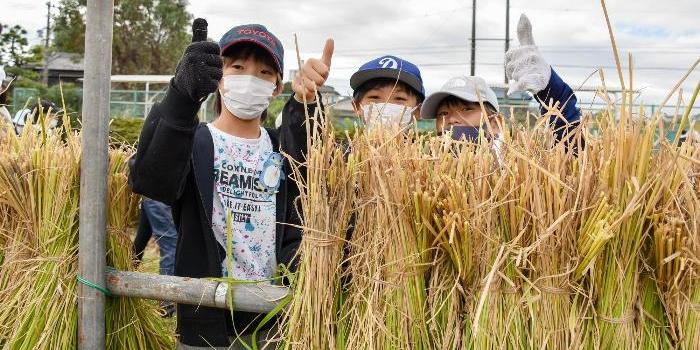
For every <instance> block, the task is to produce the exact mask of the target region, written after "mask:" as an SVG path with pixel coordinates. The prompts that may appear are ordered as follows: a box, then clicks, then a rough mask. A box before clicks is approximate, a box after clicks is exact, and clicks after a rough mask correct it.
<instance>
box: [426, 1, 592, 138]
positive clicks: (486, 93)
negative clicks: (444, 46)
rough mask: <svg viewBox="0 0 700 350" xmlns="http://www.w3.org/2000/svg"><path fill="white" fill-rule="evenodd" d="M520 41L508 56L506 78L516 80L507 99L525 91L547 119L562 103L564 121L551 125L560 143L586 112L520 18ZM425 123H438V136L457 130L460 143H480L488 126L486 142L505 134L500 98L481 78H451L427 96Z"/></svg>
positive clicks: (455, 134)
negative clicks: (501, 127) (548, 106)
mask: <svg viewBox="0 0 700 350" xmlns="http://www.w3.org/2000/svg"><path fill="white" fill-rule="evenodd" d="M518 40H519V41H520V46H519V47H516V48H513V49H511V50H509V51H508V52H507V53H506V74H507V76H508V78H509V79H510V80H511V84H510V85H511V87H510V89H509V91H508V94H511V93H512V92H516V91H524V90H527V91H530V92H532V93H533V94H535V97H536V98H537V100H538V101H540V103H541V104H542V106H541V111H542V114H544V113H546V112H547V109H546V104H547V103H549V101H550V100H552V101H553V102H554V103H558V104H559V109H560V112H561V114H562V116H561V117H560V116H553V117H552V118H551V120H550V122H551V124H552V125H553V129H554V134H555V137H556V138H557V140H563V139H565V137H567V136H568V135H569V134H570V133H571V132H572V131H574V130H575V129H576V128H577V126H578V125H579V122H580V120H579V119H580V117H581V111H580V110H579V109H578V108H577V107H576V102H577V100H576V95H574V92H573V90H571V88H570V87H569V86H568V85H567V84H566V83H565V82H564V81H563V80H562V79H561V78H560V77H559V75H557V73H556V72H555V71H554V70H553V69H552V67H551V66H550V65H549V64H548V63H547V62H546V61H545V59H544V57H542V55H541V54H540V52H539V51H538V50H537V47H536V46H535V44H534V40H533V39H532V26H531V25H530V21H529V19H528V18H527V16H525V15H522V16H521V17H520V22H519V23H518ZM479 101H482V102H483V104H484V108H485V109H486V114H487V116H486V117H487V118H486V120H487V121H488V125H480V123H482V118H481V106H480V103H479ZM562 117H563V118H562ZM421 118H423V119H433V118H434V119H435V127H436V129H437V131H438V133H442V132H445V131H448V130H450V129H452V137H453V138H455V139H462V138H466V139H467V140H468V141H475V140H476V139H477V138H478V135H479V129H482V128H484V126H486V128H485V129H486V130H485V134H486V137H487V138H497V137H498V134H499V133H500V130H499V129H498V127H499V122H498V118H499V117H498V99H497V98H496V94H495V93H494V92H493V90H491V88H490V87H488V85H486V82H485V81H484V80H483V79H482V78H479V77H464V76H460V77H455V78H452V79H450V80H449V81H448V82H447V83H445V85H443V87H442V89H440V91H438V92H436V93H433V94H431V95H430V96H428V98H427V99H426V101H425V103H424V104H423V108H422V110H421ZM582 141H583V140H582ZM569 142H570V144H571V145H572V146H573V147H574V149H575V148H576V147H577V144H576V142H575V140H569V139H566V140H565V143H566V144H569Z"/></svg>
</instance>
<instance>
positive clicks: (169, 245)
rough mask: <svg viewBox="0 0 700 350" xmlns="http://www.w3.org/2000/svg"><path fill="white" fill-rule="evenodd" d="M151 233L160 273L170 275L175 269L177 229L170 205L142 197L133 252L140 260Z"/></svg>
mask: <svg viewBox="0 0 700 350" xmlns="http://www.w3.org/2000/svg"><path fill="white" fill-rule="evenodd" d="M151 235H153V237H155V240H156V243H157V244H158V248H159V250H160V274H161V275H172V274H173V273H174V271H175V248H176V247H177V230H176V229H175V224H174V223H173V214H172V212H171V209H170V206H168V205H166V204H163V203H161V202H158V201H154V200H152V199H148V198H145V197H144V198H143V201H142V202H141V218H140V219H139V228H138V231H137V233H136V238H135V239H134V250H135V254H136V256H137V257H138V259H139V260H140V259H141V257H142V256H143V250H144V249H145V247H146V243H148V240H149V239H150V237H151Z"/></svg>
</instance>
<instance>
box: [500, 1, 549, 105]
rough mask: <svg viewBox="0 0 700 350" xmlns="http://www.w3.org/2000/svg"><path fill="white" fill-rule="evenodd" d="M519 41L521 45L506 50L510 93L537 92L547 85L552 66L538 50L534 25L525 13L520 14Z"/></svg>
mask: <svg viewBox="0 0 700 350" xmlns="http://www.w3.org/2000/svg"><path fill="white" fill-rule="evenodd" d="M518 42H519V43H520V46H518V47H516V48H512V49H510V50H508V52H506V59H505V64H506V77H508V81H509V84H508V85H509V88H508V95H511V94H513V93H514V92H519V91H530V92H532V93H533V94H536V93H538V92H540V91H542V90H544V88H545V87H547V84H548V83H549V78H550V76H551V75H552V68H551V66H550V65H549V63H547V61H545V59H544V57H542V54H540V51H539V50H537V46H535V40H534V39H533V38H532V25H531V24H530V20H529V19H528V18H527V16H525V14H522V15H520V21H518Z"/></svg>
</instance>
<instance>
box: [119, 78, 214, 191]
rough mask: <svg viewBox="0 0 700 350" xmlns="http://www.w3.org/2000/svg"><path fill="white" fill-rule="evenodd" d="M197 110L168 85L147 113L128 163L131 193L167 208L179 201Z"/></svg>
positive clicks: (189, 100)
mask: <svg viewBox="0 0 700 350" xmlns="http://www.w3.org/2000/svg"><path fill="white" fill-rule="evenodd" d="M199 106H200V104H199V103H197V102H193V101H192V100H191V99H190V98H189V97H187V96H185V95H183V94H181V93H180V92H178V91H177V89H175V88H173V86H172V82H171V84H170V87H169V88H168V91H167V93H166V95H165V98H164V99H163V101H162V102H160V103H158V104H156V105H155V106H154V107H153V108H152V109H151V112H150V113H148V117H147V118H146V121H145V122H144V125H143V129H142V130H141V135H140V137H139V145H138V148H137V150H136V155H135V157H134V158H133V159H132V161H131V162H130V172H129V185H130V186H131V188H132V190H133V191H134V192H136V193H138V194H141V195H144V196H146V197H148V198H152V199H155V200H157V201H160V202H163V203H165V204H168V205H172V204H173V203H174V202H175V201H176V200H177V199H178V198H179V197H180V195H181V194H182V191H183V189H184V185H185V182H186V179H187V175H188V173H189V171H190V166H191V165H190V157H191V154H192V145H193V142H194V133H195V131H196V129H197V125H198V124H199V120H198V119H197V111H198V110H199Z"/></svg>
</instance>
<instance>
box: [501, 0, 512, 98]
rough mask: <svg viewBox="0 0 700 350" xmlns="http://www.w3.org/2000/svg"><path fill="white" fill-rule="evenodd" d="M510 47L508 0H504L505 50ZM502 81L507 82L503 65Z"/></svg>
mask: <svg viewBox="0 0 700 350" xmlns="http://www.w3.org/2000/svg"><path fill="white" fill-rule="evenodd" d="M508 49H510V0H506V51H505V52H508ZM503 81H504V82H505V83H506V84H508V75H507V74H506V66H505V65H503Z"/></svg>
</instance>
